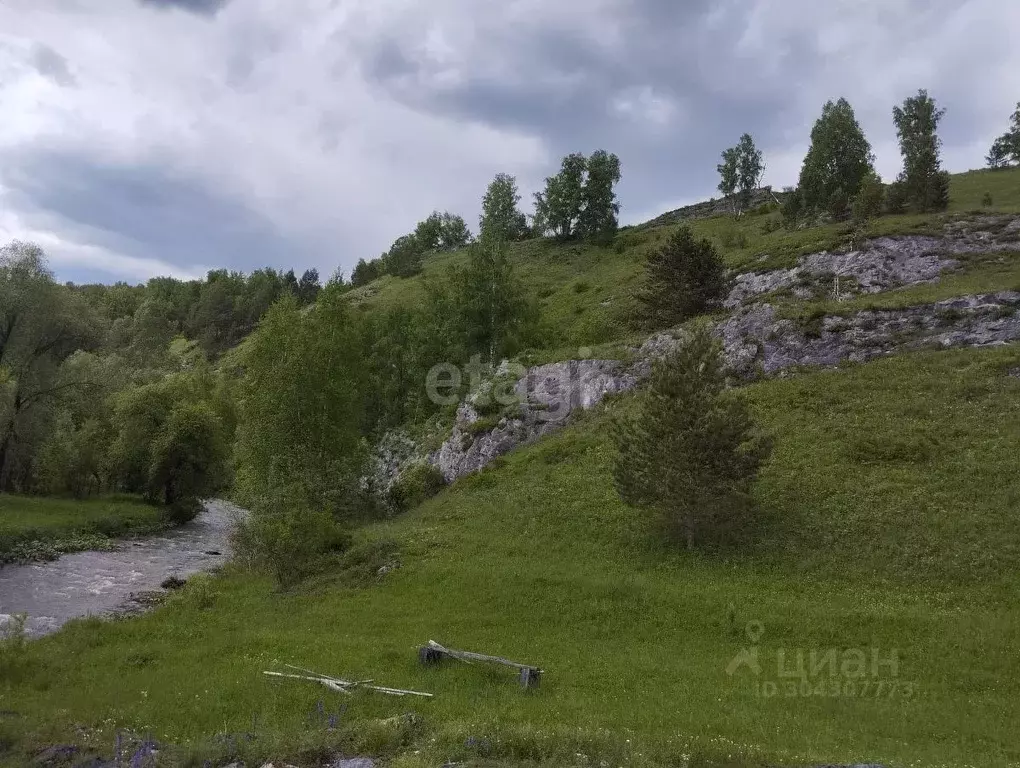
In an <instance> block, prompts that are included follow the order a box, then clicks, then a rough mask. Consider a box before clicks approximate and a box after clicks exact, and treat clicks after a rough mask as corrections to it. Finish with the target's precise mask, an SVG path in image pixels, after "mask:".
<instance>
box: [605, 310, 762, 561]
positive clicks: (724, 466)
mask: <svg viewBox="0 0 1020 768" xmlns="http://www.w3.org/2000/svg"><path fill="white" fill-rule="evenodd" d="M614 437H615V442H616V447H617V456H616V462H615V465H614V468H613V479H614V481H615V485H616V488H617V491H618V492H619V494H620V496H621V498H623V500H624V501H625V502H627V503H628V504H631V505H633V506H636V507H640V508H643V509H645V510H647V511H648V512H649V513H651V515H652V516H654V517H655V518H656V520H657V521H658V522H659V523H660V524H661V525H662V526H663V529H664V531H665V532H666V534H667V535H668V536H669V537H670V538H674V539H677V540H680V541H682V542H684V544H685V545H686V547H687V548H688V549H694V548H696V547H701V546H706V545H708V544H710V543H713V542H720V541H722V540H725V539H727V538H730V537H731V536H733V535H734V534H738V533H739V532H740V530H741V529H742V528H743V527H744V526H746V524H747V523H748V522H749V520H750V518H751V514H752V512H753V504H752V502H751V499H750V490H751V485H752V483H753V482H754V479H755V477H756V476H757V472H758V469H759V468H760V467H761V465H762V464H763V463H764V461H765V460H766V459H767V458H768V456H769V454H770V452H771V441H770V440H769V439H768V438H767V437H765V436H764V435H762V434H761V432H760V431H759V430H758V429H757V428H756V427H755V424H754V421H753V419H752V418H751V414H750V412H749V410H748V408H747V405H746V404H745V402H744V400H743V399H742V397H741V395H740V394H739V393H737V392H736V391H735V390H727V389H726V375H725V370H724V365H723V358H722V355H721V351H720V347H719V343H718V341H717V340H716V339H714V338H713V337H712V335H711V332H710V331H709V330H708V329H707V328H705V327H701V328H699V329H697V330H695V331H694V332H693V333H692V334H691V336H690V337H689V338H688V339H687V340H685V341H684V342H683V344H682V345H681V346H680V348H679V350H677V351H676V352H674V353H673V354H671V355H669V356H668V357H666V358H664V359H662V360H659V361H656V362H655V363H654V364H653V367H652V377H651V382H650V386H649V389H648V391H647V392H645V393H643V394H642V395H641V396H640V397H639V399H638V402H637V404H636V408H635V409H634V410H633V411H631V412H627V413H626V415H624V416H623V417H621V418H620V420H619V421H618V422H617V424H616V425H615V429H614Z"/></svg>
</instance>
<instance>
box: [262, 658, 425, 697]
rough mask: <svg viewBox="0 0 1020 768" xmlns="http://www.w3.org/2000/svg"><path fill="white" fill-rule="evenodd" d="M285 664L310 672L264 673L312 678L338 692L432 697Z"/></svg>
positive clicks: (264, 673) (287, 665)
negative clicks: (360, 691) (356, 689)
mask: <svg viewBox="0 0 1020 768" xmlns="http://www.w3.org/2000/svg"><path fill="white" fill-rule="evenodd" d="M284 666H286V667H290V668H291V669H297V670H299V671H301V672H308V673H310V674H307V675H294V674H291V673H289V672H268V671H263V673H262V674H263V675H269V676H271V677H286V678H290V679H292V680H311V681H312V682H315V683H320V684H321V685H324V686H326V687H327V688H329V689H331V690H334V691H336V692H337V693H350V692H351V691H352V690H354V689H355V688H365V689H367V690H370V691H377V692H379V693H385V694H388V695H390V696H424V697H426V698H429V699H431V698H432V694H431V693H423V692H422V691H410V690H405V689H403V688H387V687H385V686H381V685H369V683H371V682H372V680H342V679H341V678H339V677H329V676H327V675H320V674H319V673H317V672H312V671H311V670H309V669H302V668H301V667H295V666H292V665H291V664H285V665H284Z"/></svg>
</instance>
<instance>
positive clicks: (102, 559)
mask: <svg viewBox="0 0 1020 768" xmlns="http://www.w3.org/2000/svg"><path fill="white" fill-rule="evenodd" d="M241 514H243V511H242V510H241V509H240V508H238V507H235V506H234V505H232V504H230V503H229V502H225V501H219V500H212V501H208V502H206V505H205V510H204V511H203V512H202V513H201V514H200V515H199V516H198V517H197V518H196V519H195V520H193V521H191V522H190V523H188V524H186V525H183V526H181V527H179V528H175V529H173V530H171V531H168V532H166V533H164V534H162V535H159V536H152V537H149V538H144V539H130V540H126V541H123V542H121V543H120V545H119V547H118V549H117V550H115V551H112V552H76V553H74V554H69V555H63V556H62V557H61V558H60V559H59V560H54V561H53V562H49V563H31V564H28V565H8V566H5V567H0V624H2V623H3V622H5V621H6V620H7V618H8V617H9V615H10V614H15V613H22V612H23V613H27V614H28V623H27V625H26V629H27V631H28V634H29V635H30V636H32V637H38V636H40V635H45V634H49V633H50V632H55V631H56V630H58V629H59V628H60V627H61V626H63V625H64V623H65V622H67V621H69V620H70V619H74V618H78V617H80V616H88V615H103V614H109V613H116V612H121V611H124V610H125V609H129V608H130V606H131V598H132V595H134V594H137V593H141V592H147V591H154V590H158V589H159V588H160V584H161V583H162V582H163V580H164V579H166V578H167V577H168V576H178V577H180V578H186V577H187V576H189V575H191V574H193V573H197V572H199V571H208V570H211V569H213V568H215V567H217V566H219V565H222V564H223V563H224V562H226V560H227V557H228V556H229V551H228V547H229V539H230V530H231V527H232V526H233V523H234V520H235V519H236V518H237V516H238V515H241Z"/></svg>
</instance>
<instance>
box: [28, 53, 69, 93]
mask: <svg viewBox="0 0 1020 768" xmlns="http://www.w3.org/2000/svg"><path fill="white" fill-rule="evenodd" d="M32 64H33V66H34V67H35V68H36V70H38V72H39V74H40V75H44V76H45V77H48V78H50V79H52V80H53V82H55V83H56V84H57V85H62V86H64V87H67V88H69V87H72V86H74V85H75V84H76V82H77V81H76V80H75V79H74V75H73V74H71V69H70V67H69V66H68V64H67V59H65V58H64V57H63V56H61V55H60V54H59V53H57V52H56V51H55V50H53V49H52V48H50V47H49V46H48V45H43V44H42V43H36V45H35V47H34V48H33V51H32Z"/></svg>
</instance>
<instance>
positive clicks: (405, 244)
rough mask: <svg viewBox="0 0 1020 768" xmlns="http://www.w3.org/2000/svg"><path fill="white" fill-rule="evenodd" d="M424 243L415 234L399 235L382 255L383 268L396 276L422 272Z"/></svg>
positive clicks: (407, 275)
mask: <svg viewBox="0 0 1020 768" xmlns="http://www.w3.org/2000/svg"><path fill="white" fill-rule="evenodd" d="M424 253H425V247H424V245H423V244H422V243H421V242H420V241H419V240H418V238H416V237H415V236H414V235H403V236H401V237H398V238H397V239H396V240H395V241H394V242H393V245H391V246H390V249H389V251H387V252H386V254H385V255H384V256H383V257H382V266H383V270H384V271H385V272H386V273H387V274H390V275H394V276H396V277H411V276H412V275H416V274H418V273H419V272H421V264H422V257H423V256H424Z"/></svg>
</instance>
